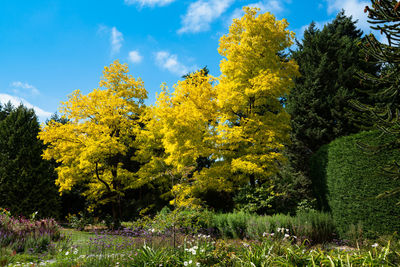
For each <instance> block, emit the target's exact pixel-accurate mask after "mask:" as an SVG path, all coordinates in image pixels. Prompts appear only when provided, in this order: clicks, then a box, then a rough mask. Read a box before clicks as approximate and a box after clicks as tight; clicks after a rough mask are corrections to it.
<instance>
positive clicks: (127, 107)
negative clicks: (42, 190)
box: [39, 61, 147, 219]
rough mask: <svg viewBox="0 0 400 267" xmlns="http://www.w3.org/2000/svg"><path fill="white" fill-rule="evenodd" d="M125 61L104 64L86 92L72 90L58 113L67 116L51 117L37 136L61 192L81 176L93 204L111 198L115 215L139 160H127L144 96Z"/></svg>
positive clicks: (131, 180) (78, 180)
mask: <svg viewBox="0 0 400 267" xmlns="http://www.w3.org/2000/svg"><path fill="white" fill-rule="evenodd" d="M128 71H129V70H128V67H127V65H124V64H120V63H119V62H118V61H115V62H114V63H113V64H111V65H110V66H109V67H105V68H104V71H103V77H102V79H101V81H100V85H99V86H100V87H99V88H97V89H94V90H93V91H92V92H91V93H89V94H88V95H83V94H82V93H81V92H80V91H79V90H76V91H74V92H73V93H72V94H71V95H70V96H69V99H68V101H66V102H64V103H62V106H61V108H60V113H61V115H62V116H63V117H65V118H66V119H67V120H68V121H67V122H66V123H60V122H57V121H50V122H49V123H48V124H47V125H46V126H45V127H44V128H43V129H42V131H41V132H40V134H39V137H40V139H41V140H43V141H44V143H45V144H47V149H46V150H45V151H44V154H43V156H44V158H46V159H55V160H56V161H57V162H58V163H60V166H59V167H57V172H58V178H57V181H56V183H57V185H58V186H59V187H60V192H63V191H65V190H70V189H71V188H72V186H73V185H75V184H76V183H80V182H82V181H84V182H85V183H87V184H88V186H89V189H88V190H87V191H86V192H85V195H86V196H87V197H88V199H89V200H91V203H92V205H93V206H96V205H101V204H106V203H112V204H113V215H114V219H118V218H119V216H120V213H121V211H120V210H119V203H120V198H121V196H123V194H124V191H125V190H126V189H127V188H130V187H132V186H134V181H135V173H136V171H137V170H138V168H139V167H138V166H137V164H136V166H135V164H134V163H132V162H131V161H130V159H129V160H126V157H127V156H132V153H134V151H135V149H136V147H135V136H136V135H137V134H138V133H139V132H140V130H141V128H142V126H141V123H140V116H141V114H142V112H143V110H144V105H143V101H144V99H145V98H146V97H147V92H146V90H145V88H144V85H143V82H142V80H141V79H135V78H133V77H132V76H131V75H129V74H128Z"/></svg>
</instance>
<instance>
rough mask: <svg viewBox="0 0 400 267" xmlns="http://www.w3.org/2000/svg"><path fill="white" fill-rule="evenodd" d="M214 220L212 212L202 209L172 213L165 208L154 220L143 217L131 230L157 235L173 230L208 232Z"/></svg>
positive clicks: (180, 210) (179, 210)
mask: <svg viewBox="0 0 400 267" xmlns="http://www.w3.org/2000/svg"><path fill="white" fill-rule="evenodd" d="M211 218H212V212H210V211H207V210H200V209H177V210H174V211H171V210H170V209H169V208H168V207H165V208H163V209H162V210H161V211H160V212H159V213H158V214H156V216H154V218H150V217H143V218H141V219H139V220H137V221H136V222H135V223H133V225H131V228H134V229H145V230H147V231H151V232H153V233H155V234H157V233H158V234H161V233H163V234H168V233H172V230H173V228H174V229H175V230H176V231H178V232H183V233H190V234H192V233H197V232H198V231H200V230H202V231H207V228H208V226H209V225H210V220H211Z"/></svg>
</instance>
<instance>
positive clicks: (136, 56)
mask: <svg viewBox="0 0 400 267" xmlns="http://www.w3.org/2000/svg"><path fill="white" fill-rule="evenodd" d="M128 58H129V60H130V61H131V62H132V63H140V62H142V59H143V57H142V56H141V55H140V53H139V51H136V50H133V51H130V52H129V57H128Z"/></svg>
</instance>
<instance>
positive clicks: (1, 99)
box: [0, 94, 52, 121]
mask: <svg viewBox="0 0 400 267" xmlns="http://www.w3.org/2000/svg"><path fill="white" fill-rule="evenodd" d="M8 102H10V103H11V104H12V105H13V106H15V107H18V106H19V105H20V104H23V105H24V106H25V107H27V108H32V109H33V110H34V111H35V113H36V115H37V116H38V117H39V119H40V120H41V121H45V120H46V119H47V118H49V117H50V116H51V115H52V113H50V112H47V111H44V110H43V109H41V108H39V107H37V106H34V105H32V104H31V103H29V102H28V101H26V100H25V99H23V98H20V97H17V96H12V95H7V94H0V103H2V104H7V103H8Z"/></svg>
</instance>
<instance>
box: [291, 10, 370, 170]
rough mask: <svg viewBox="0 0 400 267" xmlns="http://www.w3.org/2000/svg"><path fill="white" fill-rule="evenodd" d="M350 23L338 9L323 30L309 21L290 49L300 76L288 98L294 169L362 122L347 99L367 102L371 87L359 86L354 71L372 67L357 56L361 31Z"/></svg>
mask: <svg viewBox="0 0 400 267" xmlns="http://www.w3.org/2000/svg"><path fill="white" fill-rule="evenodd" d="M355 23H356V22H355V21H353V20H352V18H351V17H346V16H345V15H344V12H343V11H342V12H340V13H339V14H338V15H337V16H336V18H335V19H334V20H333V21H332V22H330V23H328V24H327V25H325V26H324V28H323V29H322V30H319V29H317V28H316V26H315V23H312V24H311V25H310V26H309V28H308V29H306V30H305V32H304V38H303V40H302V42H301V43H299V42H298V49H297V50H296V51H292V56H293V58H294V59H295V60H296V61H297V63H298V64H299V68H300V69H299V70H300V73H301V77H299V78H297V79H295V87H294V88H293V89H292V91H291V93H290V95H289V97H288V101H287V104H288V112H289V113H290V115H291V118H292V119H291V125H292V147H291V150H292V157H293V161H294V162H295V166H294V167H295V169H296V170H302V171H305V170H306V169H307V167H306V166H307V164H308V158H309V156H310V155H311V154H312V153H314V152H315V151H317V149H318V148H319V147H320V146H322V145H323V144H326V143H329V142H330V141H332V140H334V139H335V138H337V137H339V136H343V135H348V134H351V133H355V132H358V131H359V130H360V128H362V127H363V126H369V125H368V124H364V125H362V124H361V123H360V118H359V114H357V113H355V112H354V110H353V109H352V108H351V107H350V105H349V103H348V101H349V100H350V99H362V100H363V101H366V102H370V100H369V97H368V94H366V93H363V92H361V91H364V90H370V89H371V86H370V85H366V84H360V81H359V79H357V77H355V74H356V73H357V72H358V71H360V70H362V71H364V72H367V73H374V72H376V71H377V70H378V68H377V65H376V64H373V63H369V62H365V61H364V60H363V59H362V58H361V57H360V49H361V48H360V46H359V43H360V42H361V36H362V32H361V31H360V30H359V29H357V28H356V25H355Z"/></svg>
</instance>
